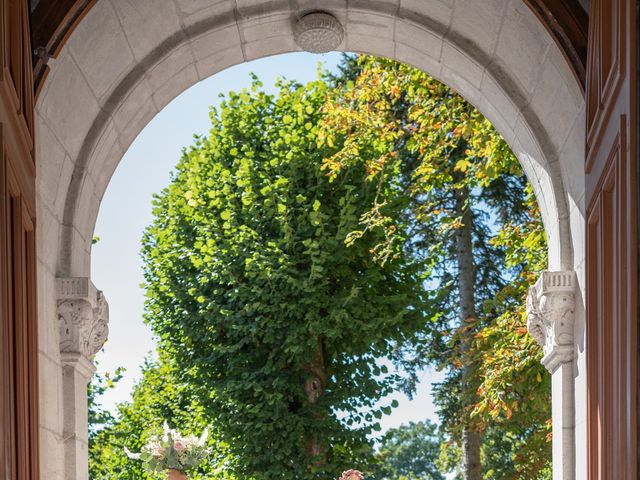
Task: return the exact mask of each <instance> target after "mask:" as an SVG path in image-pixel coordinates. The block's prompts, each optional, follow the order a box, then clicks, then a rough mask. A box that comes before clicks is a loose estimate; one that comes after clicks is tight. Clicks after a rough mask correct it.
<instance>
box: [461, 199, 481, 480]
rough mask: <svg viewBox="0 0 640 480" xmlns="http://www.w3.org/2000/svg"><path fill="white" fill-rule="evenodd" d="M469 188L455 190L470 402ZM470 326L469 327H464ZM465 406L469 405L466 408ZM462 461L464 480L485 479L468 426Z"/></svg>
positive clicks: (474, 434)
mask: <svg viewBox="0 0 640 480" xmlns="http://www.w3.org/2000/svg"><path fill="white" fill-rule="evenodd" d="M468 202H469V189H468V188H467V187H464V188H462V189H460V190H457V191H456V210H457V215H458V216H459V217H460V218H461V220H462V224H463V225H462V227H461V228H459V229H458V230H457V231H456V257H457V263H458V286H459V297H460V298H459V300H460V328H461V332H462V333H461V336H460V342H461V345H460V351H461V357H462V365H463V366H462V398H463V399H464V400H465V401H467V399H469V398H473V396H474V395H475V389H474V387H473V384H472V383H471V384H470V381H471V380H472V379H473V376H474V375H475V373H476V372H475V370H476V369H475V365H474V364H473V362H472V361H471V360H470V359H468V358H465V357H467V354H468V353H469V349H470V346H471V342H472V340H473V334H474V329H473V328H468V327H470V326H471V324H472V322H474V321H475V320H476V308H475V293H474V292H475V266H474V261H473V216H472V213H471V209H470V208H469V205H468ZM465 327H467V328H465ZM464 406H465V407H466V406H467V405H464ZM462 459H463V465H464V479H465V480H482V465H481V464H480V434H479V433H478V432H476V431H474V430H473V429H472V428H470V426H469V425H465V426H464V428H463V431H462Z"/></svg>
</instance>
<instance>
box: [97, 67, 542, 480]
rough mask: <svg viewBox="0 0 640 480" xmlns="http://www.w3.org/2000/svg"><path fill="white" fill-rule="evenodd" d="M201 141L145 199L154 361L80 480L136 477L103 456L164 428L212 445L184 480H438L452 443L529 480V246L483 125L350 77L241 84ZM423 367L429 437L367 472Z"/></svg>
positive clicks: (408, 84) (357, 71)
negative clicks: (355, 471)
mask: <svg viewBox="0 0 640 480" xmlns="http://www.w3.org/2000/svg"><path fill="white" fill-rule="evenodd" d="M211 123H212V128H211V132H210V134H209V135H208V136H206V137H199V138H198V139H197V140H196V142H195V144H194V146H193V147H191V148H190V149H188V150H186V151H185V153H184V155H183V157H182V159H181V161H180V163H179V164H178V167H177V169H176V172H175V173H174V175H173V179H172V183H171V185H170V186H169V187H168V188H167V189H165V190H164V191H163V192H162V193H161V194H160V195H158V196H157V198H156V200H155V204H154V218H155V220H154V223H153V225H152V226H150V227H149V229H148V230H147V232H146V235H145V238H144V246H143V258H144V261H145V263H144V264H145V276H146V282H147V290H148V295H149V298H148V302H147V321H148V322H149V323H150V325H151V326H152V328H153V330H154V332H155V333H156V335H157V336H158V338H159V349H160V351H161V352H162V353H161V354H160V355H159V357H160V358H159V360H158V361H157V362H150V363H149V364H148V365H147V366H146V368H145V372H144V376H143V379H142V380H141V382H140V383H139V384H138V386H137V387H136V390H135V392H134V395H133V398H132V401H131V402H128V403H124V404H122V405H120V407H119V411H118V415H117V417H118V418H117V420H114V421H112V419H108V418H107V419H106V420H105V421H103V422H102V423H104V424H106V425H107V427H105V428H103V429H102V430H100V431H99V432H95V434H94V435H93V436H92V447H91V468H92V478H114V477H113V474H114V473H115V474H116V477H117V478H124V479H128V478H131V479H133V478H149V477H145V476H144V474H143V473H142V471H141V468H140V466H139V465H135V464H132V463H131V462H130V461H128V460H127V459H126V457H125V455H124V452H123V451H122V447H123V446H125V445H126V446H128V447H129V448H130V449H131V450H133V451H139V449H140V446H141V444H142V443H143V442H144V440H145V439H146V438H147V437H148V435H149V434H150V433H151V432H152V431H153V429H154V428H158V427H159V426H160V425H161V424H162V422H163V421H164V420H168V421H169V422H170V424H171V426H173V427H178V428H180V429H187V430H186V431H189V430H191V431H193V432H194V433H200V432H201V431H202V429H203V428H204V427H205V426H213V427H214V428H213V432H212V433H213V434H212V437H211V444H212V446H213V447H214V448H215V449H216V452H218V454H217V456H216V457H215V458H214V459H212V462H211V464H210V465H207V466H205V467H204V468H203V470H202V478H212V477H215V478H236V477H237V478H248V479H249V478H255V479H272V478H296V479H304V478H318V477H323V478H332V477H333V478H335V477H336V476H337V473H339V472H340V471H341V470H344V469H346V468H348V467H352V466H353V467H358V468H360V469H361V470H364V471H369V472H370V473H371V474H372V475H373V476H374V477H375V478H376V479H379V478H380V479H396V480H400V479H401V478H406V479H416V480H417V479H430V478H433V479H434V480H439V479H441V478H443V477H442V476H441V474H440V473H439V472H438V471H437V470H436V469H435V467H434V465H435V463H436V462H435V457H438V456H439V457H440V459H439V461H438V462H437V464H438V465H441V466H444V467H443V468H444V470H450V471H456V470H459V468H458V467H459V465H460V462H461V450H460V448H461V440H462V437H463V435H464V433H465V432H473V433H475V434H477V435H478V436H479V438H481V439H482V463H483V471H484V478H486V479H491V480H502V479H504V480H506V479H526V480H531V479H536V480H537V479H542V478H548V466H549V462H550V444H549V442H548V440H549V438H548V437H549V432H550V429H549V426H550V425H549V421H548V419H549V417H550V412H549V406H550V401H549V400H550V395H549V378H548V375H547V374H546V372H545V371H544V369H543V368H542V367H541V365H540V364H539V362H538V359H539V357H540V349H539V348H538V346H537V345H536V344H535V342H534V341H533V340H532V339H531V338H530V337H529V336H528V335H527V334H526V330H525V318H524V311H523V307H524V304H525V302H524V296H525V294H526V290H527V287H528V285H530V284H531V283H532V281H533V280H534V279H535V278H536V276H537V274H538V272H539V271H540V270H541V269H543V268H544V265H545V262H546V253H545V252H546V245H545V237H544V231H543V229H542V226H541V223H540V220H539V213H538V211H537V208H536V204H535V199H534V198H533V195H532V194H531V190H530V187H529V186H528V184H527V183H526V180H525V179H524V177H523V175H522V172H521V170H520V167H519V164H518V162H517V160H516V159H515V157H514V156H513V154H512V153H511V151H510V150H509V148H508V147H507V146H506V144H505V142H504V140H502V138H501V137H500V136H499V135H498V134H497V132H495V130H494V129H493V127H492V126H491V125H490V124H489V123H488V122H487V120H486V119H484V118H483V117H482V116H481V115H480V114H479V113H478V111H477V110H475V109H474V108H473V107H472V106H471V105H469V104H468V103H467V102H466V101H464V99H462V98H461V97H459V96H458V95H457V94H455V92H453V91H451V90H450V89H448V88H447V87H445V86H443V85H442V84H440V83H438V82H437V81H435V80H433V79H432V78H431V77H429V76H427V75H425V74H423V73H422V72H419V71H417V70H415V69H413V68H410V67H408V66H405V65H400V64H397V63H395V62H392V61H387V60H377V59H372V58H369V57H361V58H360V59H359V60H355V59H354V58H353V57H349V58H346V59H345V61H344V62H343V65H342V70H341V71H340V72H339V74H337V75H336V76H334V77H331V78H326V79H325V80H319V81H316V82H312V83H311V84H309V85H299V84H296V83H288V82H282V83H280V84H279V93H278V94H277V95H275V96H271V95H267V94H265V93H264V92H263V91H262V88H261V85H260V83H259V82H258V81H257V79H254V86H253V88H252V89H251V90H250V91H243V92H241V93H233V92H231V93H230V94H229V95H228V96H227V97H226V98H225V100H224V101H223V102H222V104H221V106H220V109H219V110H216V109H212V110H211ZM465 235H468V237H467V238H468V239H469V245H470V249H469V252H468V253H470V254H471V255H467V257H469V258H471V257H472V258H471V264H470V268H467V273H471V275H470V278H471V281H470V282H469V281H467V282H466V286H465V282H464V281H463V277H464V275H461V271H462V270H464V268H462V267H464V263H461V262H460V258H461V255H460V254H459V253H460V246H461V245H463V244H464V238H465ZM461 265H462V267H461ZM467 277H469V275H467ZM425 287H426V288H425ZM469 287H470V288H471V290H472V295H471V296H469V295H467V297H469V298H471V306H469V302H467V304H466V305H464V304H463V303H461V301H460V299H461V297H463V296H464V295H462V293H461V292H462V291H463V290H466V291H468V290H469ZM465 312H466V313H465ZM383 360H384V361H383ZM389 361H392V362H395V364H396V365H397V366H398V367H399V368H400V372H399V373H396V372H389V371H387V369H386V368H385V367H383V366H382V365H387V364H389ZM429 364H430V365H436V366H437V367H439V368H441V369H443V370H444V371H446V372H447V379H446V381H445V382H444V383H443V384H441V385H439V386H438V388H437V395H436V402H437V405H438V407H439V414H440V419H441V424H442V431H441V432H437V433H436V432H435V428H434V427H433V425H430V424H428V423H424V424H422V423H420V424H412V425H409V426H406V427H401V428H399V429H396V430H392V431H390V432H388V433H387V434H386V435H385V436H384V439H383V442H382V444H381V447H380V451H379V452H378V453H375V454H374V451H373V448H372V444H371V441H370V439H369V438H368V434H369V433H370V432H371V431H372V430H376V429H378V428H379V426H378V425H377V423H376V420H377V419H379V418H381V416H382V415H386V414H389V413H390V412H391V409H392V405H389V404H384V403H383V406H382V407H380V403H379V402H378V401H379V400H380V399H381V398H383V397H384V396H385V395H386V394H387V393H389V392H390V391H392V390H393V389H398V388H401V387H402V388H404V390H405V391H406V392H407V393H409V394H411V393H412V392H413V391H414V388H415V382H416V379H417V376H418V374H419V372H420V370H421V369H422V368H423V367H425V366H426V365H429ZM400 373H401V374H402V375H400ZM411 452H413V454H412V453H411ZM416 452H419V455H418V454H416ZM213 472H216V473H215V475H214V473H213Z"/></svg>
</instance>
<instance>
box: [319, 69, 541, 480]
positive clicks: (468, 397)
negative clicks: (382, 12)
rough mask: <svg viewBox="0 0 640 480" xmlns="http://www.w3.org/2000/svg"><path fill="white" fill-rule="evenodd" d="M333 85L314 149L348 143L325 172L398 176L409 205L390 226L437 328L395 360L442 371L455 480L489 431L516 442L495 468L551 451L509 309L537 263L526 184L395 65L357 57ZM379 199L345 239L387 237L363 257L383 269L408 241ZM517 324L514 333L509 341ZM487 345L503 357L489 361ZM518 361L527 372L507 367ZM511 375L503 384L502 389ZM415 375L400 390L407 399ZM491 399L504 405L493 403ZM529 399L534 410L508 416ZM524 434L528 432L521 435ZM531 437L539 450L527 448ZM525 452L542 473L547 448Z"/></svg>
mask: <svg viewBox="0 0 640 480" xmlns="http://www.w3.org/2000/svg"><path fill="white" fill-rule="evenodd" d="M332 80H333V81H334V83H335V84H336V86H337V89H336V91H335V93H334V94H333V96H332V97H331V98H330V100H329V101H328V102H327V104H326V106H325V112H326V113H327V116H326V119H325V121H324V128H323V129H322V130H321V132H320V139H321V141H324V142H328V143H331V142H333V139H334V137H336V136H340V137H342V138H344V140H343V141H342V148H341V149H340V150H339V151H338V152H336V153H335V154H334V155H333V156H332V157H329V158H328V159H327V160H326V161H325V169H326V170H327V172H328V174H329V175H331V176H337V175H339V174H340V172H342V170H343V169H345V168H347V169H352V168H353V166H354V165H363V166H364V168H365V170H366V175H367V179H368V180H369V181H371V182H372V183H377V182H382V183H387V182H389V180H388V177H390V176H391V177H396V178H398V175H399V180H398V188H399V189H403V190H404V192H405V193H406V196H407V197H409V198H410V199H411V201H410V204H409V206H408V208H407V209H406V210H404V211H403V212H402V213H401V215H400V218H401V219H402V221H403V222H405V223H407V224H408V225H410V229H409V235H410V238H411V242H409V249H410V250H411V251H412V254H413V255H415V256H416V257H418V258H421V259H422V261H423V262H424V265H425V269H426V270H425V271H426V273H425V278H426V284H427V286H428V288H430V289H431V297H430V301H431V303H432V306H435V307H436V308H433V310H432V311H434V312H435V313H434V315H433V316H432V318H431V322H430V323H431V325H432V327H435V328H427V329H424V330H423V331H422V332H419V333H418V334H417V335H416V336H415V341H414V342H413V343H411V344H405V348H400V349H399V354H398V356H397V360H398V362H400V363H401V364H402V365H403V366H404V368H406V369H407V371H408V372H412V371H413V372H417V371H419V370H420V369H421V368H422V367H423V366H424V365H425V364H427V363H432V364H436V365H438V366H439V367H440V368H441V369H443V370H445V371H446V373H447V378H446V380H445V381H444V382H443V383H442V384H440V385H438V386H437V388H436V403H437V405H438V407H439V413H440V417H441V420H442V425H443V428H444V429H445V431H446V432H447V433H448V434H449V435H450V436H451V438H453V439H454V440H456V441H457V442H459V444H460V446H461V452H462V462H463V475H464V478H465V479H466V480H480V479H481V478H482V476H483V474H482V468H481V467H482V463H483V462H482V448H483V437H484V436H486V432H487V430H488V429H489V428H498V429H499V431H500V430H501V431H503V433H515V434H516V437H517V438H518V439H519V440H518V442H512V443H511V444H510V445H511V447H512V449H511V450H505V451H503V456H502V457H501V458H502V460H500V461H501V462H502V463H503V464H505V465H511V464H512V458H513V456H515V455H517V452H518V451H517V450H516V449H517V448H519V447H520V446H522V445H523V444H527V445H529V444H531V445H535V446H536V447H541V444H542V442H541V441H538V440H540V438H541V437H542V438H543V439H544V440H543V441H544V442H546V440H547V439H546V438H545V437H546V434H547V433H548V422H547V419H548V417H549V404H550V402H549V382H548V376H547V375H546V373H545V372H544V370H543V368H542V366H541V365H539V364H538V363H536V359H537V358H539V355H540V349H539V347H538V346H537V345H536V344H535V342H533V341H532V340H531V339H530V338H529V337H528V336H527V334H526V332H525V331H524V330H523V327H524V324H523V318H522V316H521V315H520V312H521V310H520V308H519V305H524V299H523V292H524V291H525V290H526V286H527V285H528V284H530V282H531V278H532V277H534V276H535V275H536V273H537V271H539V269H540V268H542V265H543V263H544V261H545V258H546V255H545V253H544V247H545V245H544V235H543V234H542V235H541V234H540V232H541V231H542V230H541V226H540V225H541V224H540V219H539V215H538V212H537V210H536V209H535V208H532V206H531V198H532V196H531V194H530V187H529V186H528V184H527V182H526V179H525V178H524V176H523V174H522V171H521V169H520V165H519V164H518V161H517V159H516V158H515V156H514V155H513V153H512V152H511V151H510V149H509V148H508V146H507V145H506V143H505V142H504V140H503V139H502V137H501V136H500V135H499V134H498V133H497V132H496V131H495V129H494V128H493V127H492V126H491V124H490V123H489V122H488V121H487V120H486V119H485V118H484V117H483V116H482V115H481V114H480V113H479V112H478V111H477V110H476V109H475V108H473V106H472V105H470V104H469V103H468V102H466V101H465V100H464V99H463V98H462V97H460V96H459V95H457V94H456V93H455V92H453V91H452V90H451V89H449V88H448V87H446V86H445V85H443V84H441V83H440V82H438V81H436V80H434V79H433V78H431V77H429V76H428V75H426V74H425V73H423V72H420V71H419V70H416V69H414V68H411V67H409V66H406V65H402V64H399V63H397V62H394V61H391V60H383V59H376V58H372V57H360V58H359V59H358V60H354V59H352V58H349V59H346V61H345V62H344V64H343V68H342V71H341V74H340V75H338V76H336V77H334V78H333V79H332ZM393 195H397V193H396V192H394V193H393ZM385 202H386V198H385V197H384V195H381V196H380V197H379V198H378V199H377V206H376V208H374V209H372V210H371V212H370V213H369V214H367V215H363V216H362V219H361V226H360V227H359V228H358V229H357V230H356V231H354V234H353V237H354V238H353V240H354V241H357V236H358V235H359V234H361V233H362V232H368V231H370V230H371V229H384V230H385V231H386V233H387V235H386V236H385V241H384V242H383V243H382V244H380V245H379V246H377V247H376V248H375V249H373V252H374V254H375V259H376V260H377V261H378V262H381V263H383V264H384V262H386V261H388V260H389V259H390V258H393V255H394V254H395V252H396V251H397V248H396V247H395V246H394V244H395V242H396V241H404V238H405V237H404V236H396V235H395V231H394V228H395V225H396V223H397V222H398V221H399V219H398V217H394V216H390V215H386V214H385V213H384V211H383V209H382V208H377V207H378V206H384V205H385ZM527 238H529V239H530V244H527ZM529 249H531V250H532V252H533V254H536V255H539V257H537V258H536V260H535V261H530V260H531V259H526V258H524V257H522V256H521V254H520V257H518V255H514V253H515V252H516V251H523V252H527V251H528V250H529ZM521 253H522V252H521ZM514 282H515V284H514ZM514 323H516V324H517V328H516V329H515V330H513V331H510V332H506V329H507V328H510V327H513V326H514ZM505 333H508V336H505V337H502V338H509V339H513V337H514V335H517V336H518V340H519V341H517V342H514V343H513V344H507V342H506V341H504V340H499V339H498V337H500V336H501V335H504V334H505ZM493 340H495V341H497V342H498V343H499V344H500V346H501V347H502V348H501V349H499V350H497V351H495V352H494V353H493V354H491V353H490V351H491V347H492V341H493ZM407 345H408V348H406V346H407ZM514 357H518V358H520V359H522V360H523V361H521V362H520V363H517V364H515V365H514V363H515V362H513V358H514ZM490 367H497V368H498V371H499V372H501V375H502V376H501V375H496V374H493V373H492V372H491V371H490V370H489V368H490ZM507 377H508V378H509V379H510V380H512V381H513V382H514V385H513V386H511V385H508V384H507V383H506V382H504V383H501V380H502V379H503V378H507ZM415 378H416V377H415V375H414V376H412V377H410V381H409V382H407V391H408V392H409V393H410V392H411V391H412V390H413V388H414V382H413V381H412V380H415ZM532 379H533V382H532ZM496 397H499V398H502V399H508V401H503V402H495V401H494V400H495V398H496ZM526 402H530V405H531V408H528V407H527V408H524V409H522V410H519V411H518V410H516V409H514V405H516V404H517V405H520V406H524V405H523V404H524V403H526ZM532 425H535V426H537V427H536V428H526V427H527V426H532ZM531 438H534V440H535V441H531V442H529V440H530V439H531ZM546 443H548V442H546ZM528 453H530V454H531V455H532V457H533V458H535V459H536V462H535V463H538V464H545V463H548V461H549V458H550V457H549V449H548V448H547V447H546V446H545V447H544V448H540V449H539V450H537V451H535V450H533V449H531V450H529V451H528ZM497 461H498V460H497V458H496V457H495V456H490V455H484V463H485V465H484V467H485V468H484V470H485V473H487V472H492V471H495V468H494V463H495V462H497ZM503 470H504V469H503ZM510 471H511V476H510V477H508V478H531V477H523V476H517V475H519V474H518V468H515V467H514V468H511V470H510ZM490 478H496V477H490Z"/></svg>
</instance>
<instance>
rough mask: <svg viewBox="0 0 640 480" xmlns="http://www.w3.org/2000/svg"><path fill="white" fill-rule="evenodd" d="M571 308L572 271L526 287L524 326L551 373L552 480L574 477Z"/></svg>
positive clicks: (546, 274)
mask: <svg viewBox="0 0 640 480" xmlns="http://www.w3.org/2000/svg"><path fill="white" fill-rule="evenodd" d="M574 311H575V273H574V272H544V273H543V274H542V276H541V277H540V279H539V280H538V281H537V282H536V284H535V285H534V286H533V287H531V289H530V290H529V295H528V297H527V328H528V330H529V333H530V334H531V335H532V336H533V337H534V338H535V339H536V341H537V342H538V343H539V344H540V346H542V348H543V350H544V357H543V358H542V364H543V365H544V366H545V367H546V368H547V370H549V372H550V373H551V396H552V409H551V411H552V423H553V480H575V463H576V462H575V385H574V363H575V340H574V334H573V328H574Z"/></svg>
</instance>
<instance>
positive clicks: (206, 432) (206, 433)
mask: <svg viewBox="0 0 640 480" xmlns="http://www.w3.org/2000/svg"><path fill="white" fill-rule="evenodd" d="M208 437H209V427H207V428H205V429H204V432H202V435H201V436H200V440H199V441H198V446H200V447H204V446H205V445H206V444H207V438H208Z"/></svg>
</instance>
